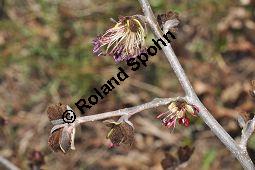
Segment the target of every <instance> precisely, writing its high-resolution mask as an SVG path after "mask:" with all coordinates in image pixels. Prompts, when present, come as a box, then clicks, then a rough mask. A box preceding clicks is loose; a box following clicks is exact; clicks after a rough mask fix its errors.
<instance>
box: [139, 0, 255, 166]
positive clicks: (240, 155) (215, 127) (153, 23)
mask: <svg viewBox="0 0 255 170" xmlns="http://www.w3.org/2000/svg"><path fill="white" fill-rule="evenodd" d="M139 2H140V4H141V7H142V9H143V12H144V15H145V17H146V18H147V22H148V23H149V25H150V27H151V29H152V31H153V33H154V34H155V36H156V37H157V38H162V39H163V36H162V35H163V33H162V31H161V29H160V27H159V25H158V23H157V20H156V18H155V16H154V14H153V12H152V10H151V7H150V4H149V2H148V0H139ZM163 52H164V54H165V56H166V58H167V59H168V61H169V63H170V65H171V67H172V69H173V70H174V72H175V74H176V76H177V78H178V80H179V81H180V84H181V86H182V87H183V90H184V91H185V93H186V95H187V96H188V101H189V102H190V103H192V104H194V105H195V106H197V107H198V108H199V111H200V112H199V113H198V115H199V116H200V117H201V118H202V119H203V120H204V122H205V123H206V124H207V125H208V126H209V127H210V128H211V130H212V132H213V133H214V134H215V135H216V136H217V137H218V138H219V139H220V140H221V142H222V143H223V144H224V145H225V146H226V147H227V148H228V149H229V150H230V151H231V152H232V153H233V155H234V156H235V157H236V158H237V159H238V160H239V161H240V163H241V164H242V166H243V167H244V168H245V169H250V170H253V169H255V168H254V164H253V162H252V161H251V159H250V157H249V155H248V154H247V152H245V151H243V150H242V149H241V148H240V147H239V146H238V145H237V143H236V142H235V141H234V139H233V138H232V137H231V136H230V135H229V134H228V133H227V132H226V131H225V130H224V129H223V128H222V126H221V125H220V124H219V123H218V122H217V121H216V119H215V118H214V117H213V116H212V115H211V114H210V112H209V111H208V110H207V109H206V107H205V106H204V105H203V104H202V103H201V101H200V100H199V98H198V97H197V95H196V93H195V91H194V90H193V88H192V86H191V84H190V82H189V80H188V78H187V76H186V74H185V72H184V70H183V68H182V66H181V65H180V62H179V60H178V59H177V57H176V55H175V53H174V51H173V49H172V47H171V45H170V44H169V45H168V46H166V47H163Z"/></svg>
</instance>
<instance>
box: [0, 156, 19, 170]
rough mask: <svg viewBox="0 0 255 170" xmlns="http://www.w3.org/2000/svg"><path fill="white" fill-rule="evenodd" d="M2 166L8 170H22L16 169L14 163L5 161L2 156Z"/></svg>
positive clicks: (0, 162) (0, 161) (0, 159)
mask: <svg viewBox="0 0 255 170" xmlns="http://www.w3.org/2000/svg"><path fill="white" fill-rule="evenodd" d="M0 164H2V165H3V166H4V167H5V168H6V169H8V170H20V169H19V168H18V167H16V166H15V165H14V164H13V163H11V162H10V161H8V160H7V159H5V158H4V157H2V156H1V155H0Z"/></svg>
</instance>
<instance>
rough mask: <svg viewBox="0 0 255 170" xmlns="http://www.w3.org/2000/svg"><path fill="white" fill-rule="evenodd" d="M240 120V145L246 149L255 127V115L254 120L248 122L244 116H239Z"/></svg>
mask: <svg viewBox="0 0 255 170" xmlns="http://www.w3.org/2000/svg"><path fill="white" fill-rule="evenodd" d="M238 122H239V125H240V127H241V128H242V136H241V141H240V144H239V146H240V147H241V148H242V149H243V150H246V146H247V143H248V140H249V138H250V136H251V135H252V133H253V132H254V129H255V116H254V117H253V119H252V120H249V121H248V122H247V123H245V121H244V119H243V117H242V116H239V117H238Z"/></svg>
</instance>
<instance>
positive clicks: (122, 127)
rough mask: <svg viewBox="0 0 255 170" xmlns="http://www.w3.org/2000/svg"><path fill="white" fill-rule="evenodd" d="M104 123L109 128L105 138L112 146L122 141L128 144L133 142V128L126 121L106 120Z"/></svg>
mask: <svg viewBox="0 0 255 170" xmlns="http://www.w3.org/2000/svg"><path fill="white" fill-rule="evenodd" d="M104 123H105V124H106V126H108V127H110V128H111V129H110V131H109V133H108V134H107V136H106V138H107V139H110V140H111V142H112V144H113V146H119V145H120V144H122V143H123V144H125V145H128V146H131V145H132V144H133V142H134V129H133V127H132V126H130V125H129V124H128V123H126V122H125V121H123V122H115V121H112V120H106V121H104Z"/></svg>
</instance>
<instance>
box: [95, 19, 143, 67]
mask: <svg viewBox="0 0 255 170" xmlns="http://www.w3.org/2000/svg"><path fill="white" fill-rule="evenodd" d="M93 46H94V49H93V52H94V53H95V54H96V55H98V56H100V55H110V56H112V57H113V58H114V59H115V61H116V62H120V61H123V60H127V59H129V58H134V57H136V56H137V55H139V54H140V53H141V52H142V51H144V50H145V25H144V23H143V22H142V21H141V19H140V18H139V17H138V16H136V15H135V16H126V17H119V21H118V22H117V23H116V25H115V26H114V27H112V28H110V29H109V30H107V31H106V32H105V33H104V34H103V35H100V36H98V37H97V38H96V39H95V40H93ZM104 46H105V47H106V49H105V50H104V52H103V50H102V48H103V47H104Z"/></svg>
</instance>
